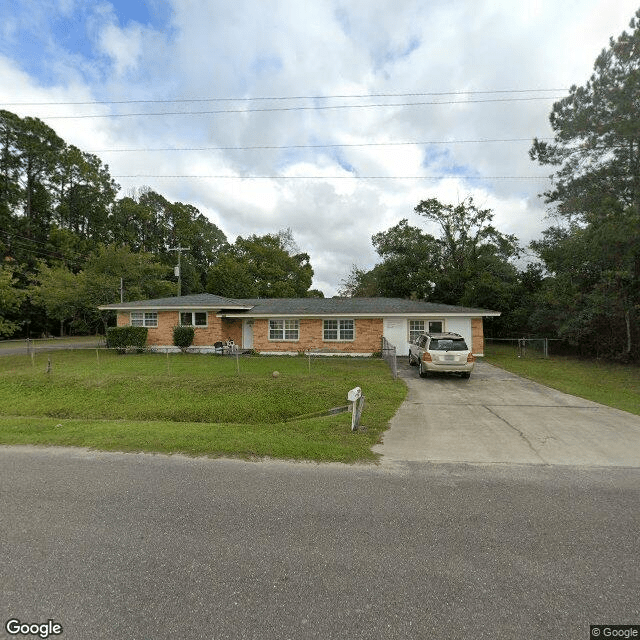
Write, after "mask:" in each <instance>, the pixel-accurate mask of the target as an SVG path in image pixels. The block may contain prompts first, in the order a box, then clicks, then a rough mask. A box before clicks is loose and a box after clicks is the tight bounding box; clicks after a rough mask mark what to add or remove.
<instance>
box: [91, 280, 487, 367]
mask: <svg viewBox="0 0 640 640" xmlns="http://www.w3.org/2000/svg"><path fill="white" fill-rule="evenodd" d="M99 308H100V310H103V311H106V310H112V311H116V312H117V314H118V320H117V324H118V326H125V325H137V326H144V327H148V328H149V335H148V344H149V346H150V347H156V348H159V349H162V350H164V348H167V347H169V348H171V347H172V345H173V327H175V326H176V325H178V324H183V325H190V326H193V327H194V329H195V338H194V342H193V345H194V347H200V348H201V349H202V350H203V351H207V350H210V349H211V350H212V349H213V345H214V344H215V343H216V342H219V341H226V340H229V339H230V340H233V342H234V343H235V344H236V345H239V346H240V347H241V348H242V349H255V350H256V351H259V352H261V353H278V354H280V353H298V352H300V351H316V352H321V353H338V354H339V353H344V354H350V355H370V354H371V353H374V352H376V351H380V349H381V343H382V338H383V337H385V338H387V340H388V341H389V342H390V343H391V344H393V345H394V346H395V347H396V349H397V353H398V355H408V353H409V343H410V342H412V341H413V340H414V338H415V337H416V336H417V335H418V334H419V333H421V332H423V331H434V332H440V331H451V332H454V333H459V334H460V335H462V336H464V338H465V339H466V340H467V342H468V343H469V344H471V345H472V349H473V353H474V354H475V355H483V352H484V335H483V326H482V320H483V318H485V317H488V316H499V315H500V312H498V311H489V310H487V309H473V308H469V307H457V306H451V305H446V304H437V303H433V302H423V301H418V300H404V299H400V298H257V299H248V300H234V299H230V298H223V297H221V296H216V295H212V294H208V293H202V294H197V295H189V296H178V297H173V298H159V299H157V300H137V301H135V302H122V303H118V304H109V305H104V306H101V307H99Z"/></svg>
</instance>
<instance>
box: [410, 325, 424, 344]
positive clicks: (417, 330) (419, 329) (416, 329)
mask: <svg viewBox="0 0 640 640" xmlns="http://www.w3.org/2000/svg"><path fill="white" fill-rule="evenodd" d="M421 333H424V320H409V342H415V341H416V340H417V339H418V336H419V335H420V334H421Z"/></svg>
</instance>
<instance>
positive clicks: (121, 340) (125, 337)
mask: <svg viewBox="0 0 640 640" xmlns="http://www.w3.org/2000/svg"><path fill="white" fill-rule="evenodd" d="M148 333H149V330H148V329H147V327H108V328H107V348H109V349H118V350H119V351H121V352H125V351H126V350H127V347H135V348H136V349H137V350H138V351H142V350H144V348H145V347H146V346H147V334H148Z"/></svg>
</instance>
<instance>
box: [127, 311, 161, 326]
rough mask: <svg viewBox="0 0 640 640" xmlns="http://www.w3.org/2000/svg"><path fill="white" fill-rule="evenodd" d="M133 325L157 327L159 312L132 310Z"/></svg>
mask: <svg viewBox="0 0 640 640" xmlns="http://www.w3.org/2000/svg"><path fill="white" fill-rule="evenodd" d="M131 326H132V327H157V326H158V313H157V312H156V311H132V312H131Z"/></svg>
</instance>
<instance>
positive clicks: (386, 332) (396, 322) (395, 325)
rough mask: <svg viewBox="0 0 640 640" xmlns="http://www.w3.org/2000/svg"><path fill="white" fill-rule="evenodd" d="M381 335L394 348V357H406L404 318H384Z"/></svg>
mask: <svg viewBox="0 0 640 640" xmlns="http://www.w3.org/2000/svg"><path fill="white" fill-rule="evenodd" d="M382 335H383V336H384V337H385V338H386V339H387V340H388V341H389V342H390V343H391V344H392V345H393V346H394V347H395V348H396V355H398V356H406V355H408V354H409V341H408V340H407V335H408V334H407V320H406V318H385V319H384V321H383V327H382Z"/></svg>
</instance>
